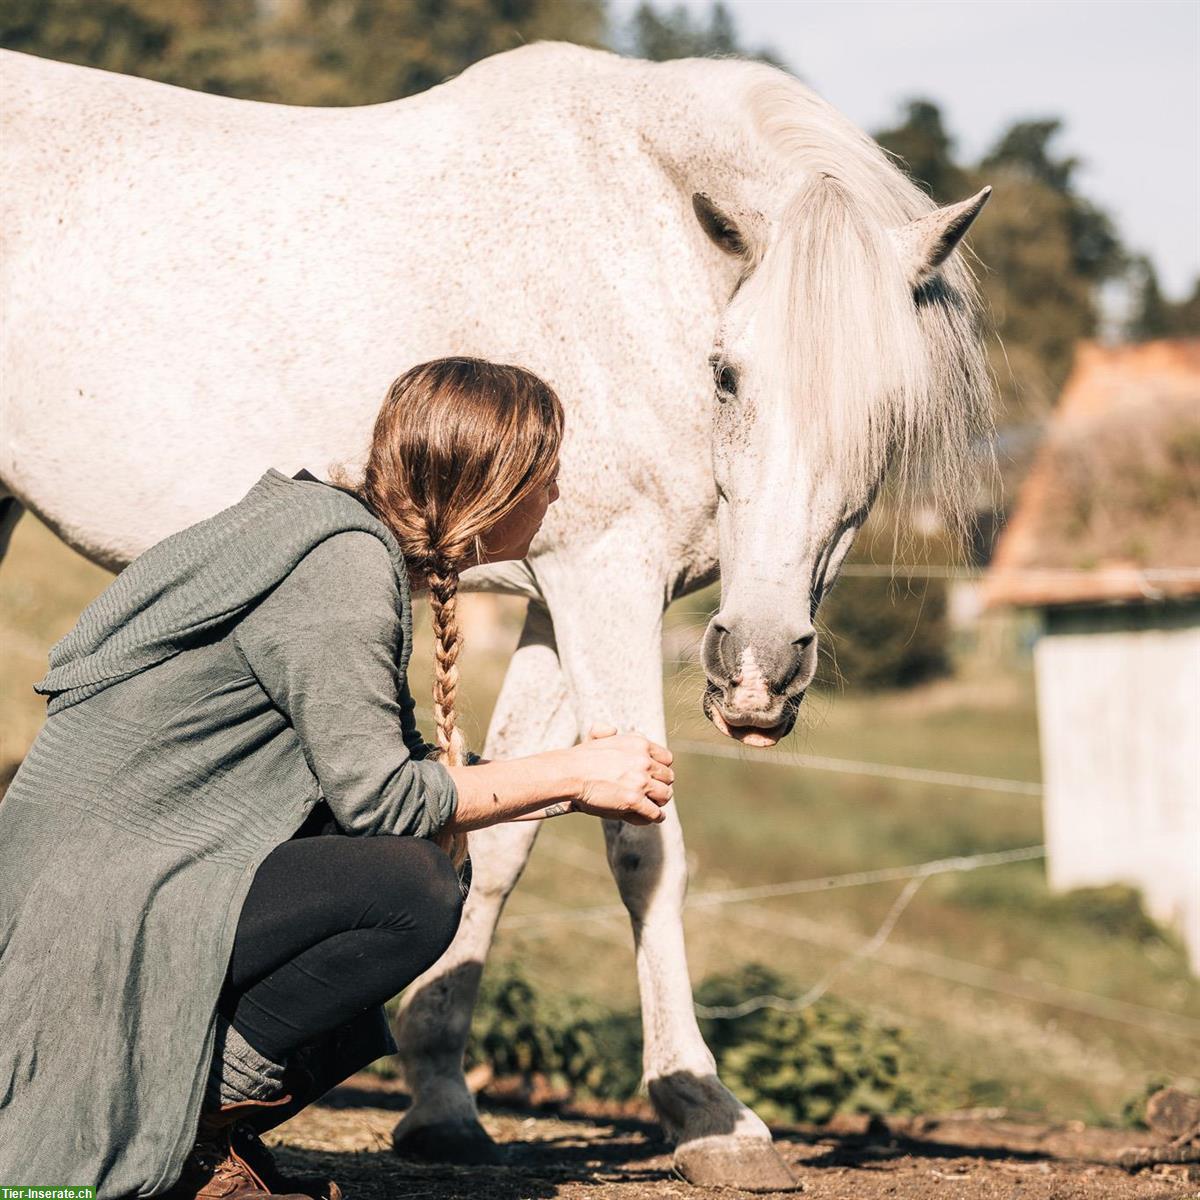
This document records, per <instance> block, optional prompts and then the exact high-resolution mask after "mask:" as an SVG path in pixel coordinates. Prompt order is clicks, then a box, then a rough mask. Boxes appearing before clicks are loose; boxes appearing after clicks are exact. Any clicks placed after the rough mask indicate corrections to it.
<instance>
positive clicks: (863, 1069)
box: [466, 963, 946, 1122]
mask: <svg viewBox="0 0 1200 1200" xmlns="http://www.w3.org/2000/svg"><path fill="white" fill-rule="evenodd" d="M786 992H787V988H786V986H785V984H784V983H783V981H782V980H781V979H780V978H779V976H777V975H775V974H774V973H773V972H771V971H770V970H768V969H767V968H765V967H761V966H749V967H747V968H746V969H745V970H742V971H739V972H737V973H735V974H730V975H726V976H715V977H712V978H710V979H707V980H705V981H704V982H703V983H702V984H701V985H700V987H699V988H698V989H697V992H696V997H697V1000H698V1002H699V1003H701V1004H702V1005H706V1006H710V1007H715V1006H731V1005H736V1004H739V1003H741V1001H743V1000H745V999H746V998H748V997H750V996H755V995H759V994H767V993H769V994H773V995H781V994H786ZM701 1027H702V1030H703V1032H704V1034H705V1036H706V1038H707V1040H708V1044H709V1046H710V1048H711V1049H712V1051H713V1054H714V1056H715V1058H716V1060H717V1069H718V1071H719V1072H720V1075H721V1078H722V1079H723V1080H724V1081H725V1083H726V1084H727V1086H729V1087H730V1088H731V1089H732V1090H733V1091H734V1092H735V1094H737V1095H738V1096H739V1097H740V1098H741V1099H742V1100H743V1101H745V1103H747V1104H749V1105H750V1106H751V1107H752V1108H754V1109H755V1111H756V1112H758V1113H759V1114H760V1115H761V1116H763V1117H764V1118H766V1119H767V1120H771V1121H814V1122H824V1121H828V1120H829V1119H830V1118H831V1117H832V1116H834V1114H836V1113H848V1112H855V1113H880V1114H882V1113H900V1112H916V1111H919V1110H921V1109H922V1108H925V1107H928V1106H929V1105H931V1104H934V1103H936V1102H937V1101H938V1099H939V1098H940V1097H941V1096H943V1095H944V1094H946V1088H945V1086H944V1081H943V1080H942V1079H941V1078H940V1077H935V1076H934V1075H933V1074H931V1073H930V1072H928V1071H927V1070H926V1069H925V1068H924V1066H923V1064H922V1063H921V1061H920V1059H919V1057H918V1055H917V1054H916V1052H915V1050H914V1049H913V1048H912V1047H911V1046H910V1045H909V1042H908V1040H907V1039H906V1037H905V1035H904V1034H903V1032H902V1031H901V1030H900V1029H898V1028H896V1027H895V1026H892V1025H888V1024H884V1023H881V1022H879V1021H877V1020H875V1019H874V1018H872V1017H871V1016H869V1015H868V1014H866V1013H865V1012H863V1011H862V1010H859V1009H857V1008H854V1007H852V1006H850V1005H848V1004H845V1003H843V1002H841V1001H838V1000H832V999H828V998H825V999H822V1000H819V1001H818V1002H817V1003H816V1004H814V1005H812V1006H810V1007H808V1008H806V1009H804V1010H803V1011H801V1012H796V1013H793V1012H783V1011H779V1010H776V1009H760V1010H758V1011H756V1012H754V1013H751V1014H749V1015H747V1016H745V1017H740V1018H735V1019H730V1020H720V1019H706V1020H702V1021H701ZM466 1061H467V1065H468V1067H470V1066H474V1065H476V1064H478V1063H483V1062H487V1063H490V1064H491V1066H492V1068H493V1070H494V1071H495V1073H496V1074H497V1075H498V1076H502V1077H503V1076H522V1077H525V1078H527V1079H528V1078H530V1077H532V1076H533V1075H542V1076H544V1077H546V1078H547V1079H548V1080H550V1082H551V1083H552V1084H554V1085H556V1086H564V1087H568V1088H570V1089H571V1090H572V1092H573V1093H574V1094H576V1095H579V1096H586V1097H597V1098H602V1099H626V1098H628V1097H630V1096H632V1095H634V1094H635V1092H636V1091H637V1088H638V1084H639V1080H640V1076H641V1026H640V1022H639V1019H638V1015H637V1013H635V1012H612V1011H609V1010H606V1009H603V1008H601V1007H600V1006H598V1005H596V1004H595V1003H594V1002H592V1001H589V1000H584V999H582V998H579V997H569V998H566V999H561V1000H559V999H555V1000H550V999H548V998H546V997H543V996H541V995H539V993H538V992H537V990H536V989H535V988H534V987H533V986H532V985H531V984H530V983H529V981H528V980H527V979H526V978H525V977H524V976H523V974H522V973H521V970H520V968H519V967H517V966H516V965H515V964H512V963H510V964H507V965H506V966H504V967H503V968H501V970H500V972H499V973H498V974H496V975H494V976H493V977H492V978H491V979H490V980H488V981H487V982H486V983H485V985H484V987H483V988H482V989H481V992H480V997H479V1004H478V1006H477V1008H476V1013H475V1021H474V1024H473V1026H472V1030H471V1040H470V1043H469V1045H468V1048H467V1058H466Z"/></svg>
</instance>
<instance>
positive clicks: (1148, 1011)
mask: <svg viewBox="0 0 1200 1200" xmlns="http://www.w3.org/2000/svg"><path fill="white" fill-rule="evenodd" d="M108 578H109V576H108V575H107V573H106V572H103V571H101V570H99V569H98V568H95V567H93V566H91V565H89V564H87V563H85V562H83V561H82V560H81V559H79V558H78V556H76V555H74V554H72V553H71V552H70V551H68V550H66V549H65V548H64V547H63V546H61V544H59V543H58V542H57V541H56V540H55V539H54V538H53V537H52V536H51V535H50V534H49V533H48V532H47V531H46V530H45V529H44V528H42V527H41V526H39V525H38V524H37V523H36V522H35V521H33V520H32V519H30V518H28V517H26V518H25V519H24V520H23V521H22V522H21V524H20V525H19V526H18V529H17V532H16V534H15V536H14V544H13V548H12V550H11V552H10V555H9V557H8V558H7V559H6V561H5V563H4V565H3V566H2V567H0V656H2V667H0V714H2V717H3V720H2V722H0V769H4V768H7V769H11V768H12V766H13V765H14V764H15V763H16V762H17V761H19V758H20V756H21V755H22V754H23V753H24V750H25V748H26V747H27V746H28V744H29V742H30V741H31V740H32V738H33V737H34V736H35V734H36V732H37V729H38V727H39V725H40V721H41V714H42V702H41V701H40V700H39V699H38V698H37V697H36V696H35V695H34V694H33V692H32V690H31V684H32V683H33V681H34V680H35V679H37V678H38V677H39V676H40V675H41V674H42V672H43V671H44V670H45V655H46V652H47V650H48V649H49V646H50V645H51V644H52V643H53V641H54V640H55V639H56V638H57V637H59V636H61V635H62V634H63V633H65V632H66V631H67V630H68V629H69V628H70V627H71V625H72V623H73V621H74V619H75V617H76V616H77V614H78V612H79V611H80V609H81V608H82V607H83V605H84V604H85V603H86V602H87V601H88V600H89V599H90V598H91V597H92V596H94V595H95V594H96V593H97V592H98V591H99V590H101V589H102V588H103V586H104V585H105V583H106V582H107V580H108ZM852 585H853V584H852V581H847V582H846V583H844V584H843V585H842V586H852ZM478 603H479V602H478V601H477V600H476V598H474V597H468V598H467V602H466V609H467V613H466V616H467V629H468V638H470V631H471V630H472V628H474V627H475V623H473V619H472V607H473V605H477V604H478ZM688 609H689V610H690V613H689V612H684V611H681V612H680V613H678V614H675V613H674V612H673V613H672V614H670V615H669V616H670V620H671V623H673V624H674V625H677V624H678V623H679V622H684V621H688V620H691V619H692V616H691V615H690V614H694V613H695V612H697V611H702V610H703V604H702V603H700V604H697V603H696V602H692V603H690V604H689V605H688ZM475 611H476V613H477V612H478V609H476V610H475ZM501 614H502V622H501V630H502V632H501V636H500V637H499V638H498V639H494V640H495V641H496V643H497V644H496V645H494V646H492V647H491V648H489V649H486V650H481V649H479V648H478V646H477V647H476V649H475V650H474V651H473V650H472V643H471V641H470V640H469V641H468V645H467V649H466V652H465V655H464V660H463V663H462V667H463V673H464V679H465V683H466V688H465V690H466V700H465V704H464V709H465V713H466V724H467V728H468V729H469V730H471V731H472V732H473V734H474V744H476V745H478V744H480V743H481V742H482V729H483V726H484V725H485V724H486V716H487V713H488V712H489V710H490V706H491V703H492V700H493V698H494V695H495V691H496V689H497V687H498V686H499V681H500V678H501V674H502V670H503V660H504V642H505V639H506V638H507V639H508V643H509V645H510V646H511V644H513V643H515V639H516V631H517V625H518V624H519V618H520V613H519V608H518V606H516V605H515V604H513V603H511V602H508V601H505V602H504V603H503V606H502V609H501ZM421 617H422V619H421V620H420V621H419V635H418V646H417V649H416V651H415V653H414V656H413V661H414V667H413V690H414V694H416V695H417V696H418V698H420V697H421V696H422V694H424V692H425V690H426V685H427V679H428V671H427V670H426V663H427V662H428V661H429V643H428V634H427V630H426V628H425V623H424V619H423V617H424V614H423V613H422V614H421ZM686 640H687V639H686V637H680V636H678V635H676V636H675V637H673V638H672V644H673V645H675V644H678V643H679V642H680V641H684V642H686ZM480 641H482V639H480ZM664 680H665V687H666V695H667V700H668V728H669V731H670V735H671V737H672V738H675V739H694V740H698V741H702V742H706V743H708V744H710V745H711V746H712V747H714V748H718V749H720V748H727V747H729V746H730V745H731V743H729V742H728V741H723V740H722V739H720V738H719V737H718V735H717V734H716V733H715V732H714V731H713V730H712V729H711V727H710V726H708V724H707V722H705V721H704V720H703V718H702V716H701V715H700V710H699V695H700V683H699V673H698V671H697V669H696V668H694V667H691V666H682V667H681V666H679V665H677V664H675V663H670V664H668V665H667V667H666V669H665V675H664ZM806 709H807V717H806V724H805V725H804V727H803V728H801V729H799V730H798V731H797V733H795V734H794V735H793V736H792V737H791V738H790V739H789V740H788V743H786V745H785V748H788V749H792V750H798V751H803V752H807V753H811V754H819V755H825V756H831V757H836V758H843V759H856V760H870V761H875V762H881V763H891V764H900V765H907V766H918V767H929V768H935V769H938V770H943V771H958V772H967V773H976V774H980V775H988V776H1000V777H1003V778H1007V779H1017V780H1029V781H1036V780H1037V778H1038V753H1037V731H1036V722H1035V719H1034V712H1033V689H1032V679H1031V677H1030V675H1029V674H1028V671H1027V669H1026V668H1023V667H1021V666H1020V665H1019V664H1018V665H1015V666H1013V667H1012V668H1011V669H1009V670H1007V671H1005V672H1003V673H1000V674H997V673H995V671H994V670H993V671H989V672H987V673H981V672H979V671H978V670H976V671H975V672H974V673H971V672H967V673H966V674H965V675H964V676H963V677H959V678H955V679H951V680H946V681H942V682H939V683H936V684H932V685H927V686H925V687H922V688H920V689H917V690H915V691H912V692H909V693H903V694H885V695H878V696H867V695H858V694H856V693H855V691H854V689H853V686H852V684H851V685H848V686H847V687H846V688H845V690H844V691H842V692H840V693H838V694H824V693H817V694H816V695H814V696H813V697H812V698H811V699H810V701H806ZM426 732H427V733H428V732H429V731H428V730H427V731H426ZM771 764H772V760H771V755H770V752H759V753H758V754H757V755H756V756H755V757H754V758H753V759H749V760H747V761H739V760H732V759H727V758H714V757H705V756H701V755H697V754H690V753H689V754H684V755H680V757H679V762H678V783H677V788H676V794H677V798H678V800H677V802H678V804H679V806H680V809H681V815H682V818H683V821H684V825H685V828H686V830H687V836H688V847H689V855H690V860H691V867H692V892H693V894H694V895H696V894H702V893H706V892H710V891H713V890H717V889H726V888H741V887H748V886H751V885H760V884H770V883H783V882H787V881H793V880H802V879H808V878H814V877H823V876H826V875H831V874H840V873H845V872H854V871H860V870H864V869H873V868H879V867H887V866H895V865H904V864H912V863H920V862H925V861H928V860H931V859H935V858H942V857H947V856H953V855H964V854H976V853H980V852H987V851H993V850H1001V849H1008V848H1011V847H1019V846H1031V845H1036V844H1037V843H1039V842H1040V841H1041V820H1040V803H1039V801H1038V799H1037V798H1036V797H1034V796H1025V795H1013V794H1004V793H995V792H986V791H975V790H966V789H962V788H957V787H956V788H949V787H941V786H931V785H928V784H914V783H905V782H894V781H891V780H886V779H881V778H870V777H863V776H858V775H853V774H835V773H829V772H825V771H816V770H810V769H803V768H799V767H788V766H779V765H771ZM902 886H903V884H902V882H890V883H880V884H873V885H868V886H858V887H847V888H839V889H836V890H830V891H825V892H819V893H812V894H805V895H796V896H790V897H779V898H774V899H755V900H745V901H738V902H733V903H726V904H722V905H719V906H703V907H701V906H698V907H696V908H693V909H691V910H689V911H688V913H687V918H686V921H687V933H688V943H689V952H690V955H691V964H692V973H693V977H694V978H696V979H700V978H702V977H704V976H705V975H708V974H710V973H713V972H717V971H727V970H729V969H731V968H735V967H736V966H738V965H739V964H743V963H748V962H752V961H758V962H763V963H766V964H768V965H770V966H772V967H774V968H775V969H776V970H778V971H780V972H782V973H783V974H784V975H785V976H786V977H788V978H789V980H791V981H792V982H793V983H794V984H795V986H796V987H797V988H801V989H802V988H805V987H808V986H809V985H811V984H812V983H814V982H816V981H817V980H818V979H821V978H822V977H823V976H825V974H826V973H827V972H829V971H830V970H831V969H833V968H835V967H837V966H839V965H841V969H840V970H839V971H838V973H836V974H835V976H834V977H833V979H832V982H831V987H830V992H831V994H834V995H837V996H841V997H843V998H845V999H847V1000H850V1001H853V1002H855V1003H857V1004H860V1005H863V1006H865V1007H867V1008H869V1009H871V1010H873V1011H875V1012H877V1013H879V1014H882V1015H885V1016H886V1017H888V1018H889V1019H890V1020H894V1021H895V1022H896V1023H898V1024H900V1025H902V1026H903V1027H905V1028H906V1029H907V1030H908V1031H909V1032H910V1033H911V1035H912V1036H913V1038H914V1039H916V1040H917V1042H918V1044H919V1045H921V1046H922V1047H923V1049H924V1053H925V1054H926V1055H927V1056H928V1061H929V1063H930V1066H931V1070H939V1071H943V1070H944V1071H948V1072H950V1073H951V1074H952V1075H953V1077H954V1079H955V1080H956V1082H957V1083H960V1084H961V1097H962V1099H963V1102H964V1103H975V1104H983V1105H1006V1106H1008V1107H1010V1108H1014V1109H1023V1110H1030V1111H1034V1112H1038V1113H1042V1114H1044V1115H1046V1116H1047V1117H1050V1118H1052V1119H1072V1118H1077V1119H1083V1120H1088V1121H1107V1120H1114V1119H1116V1117H1117V1115H1118V1113H1119V1110H1120V1107H1121V1104H1122V1102H1123V1101H1124V1100H1126V1099H1127V1098H1129V1097H1130V1096H1131V1095H1132V1094H1133V1093H1135V1092H1137V1091H1138V1090H1140V1089H1141V1088H1142V1087H1143V1086H1144V1085H1145V1083H1146V1082H1147V1081H1148V1080H1149V1079H1151V1078H1155V1077H1170V1078H1174V1079H1176V1080H1178V1081H1181V1082H1183V1083H1184V1084H1191V1085H1195V1084H1196V1083H1197V1082H1200V1040H1198V1039H1197V1038H1196V1037H1195V1036H1190V1035H1189V1034H1188V1033H1187V1032H1186V1030H1185V1029H1181V1028H1179V1027H1176V1028H1171V1027H1169V1017H1170V1016H1171V1015H1174V1016H1176V1017H1181V1018H1184V1019H1185V1020H1190V1021H1191V1022H1193V1024H1192V1026H1191V1028H1192V1029H1193V1030H1195V1029H1200V982H1198V981H1197V980H1196V979H1195V978H1193V977H1192V976H1191V975H1190V974H1189V972H1188V970H1187V966H1186V962H1185V959H1184V955H1183V952H1182V949H1181V948H1180V946H1179V945H1178V943H1177V941H1176V940H1175V939H1174V938H1173V937H1171V936H1170V935H1169V934H1161V935H1160V934H1158V933H1156V932H1155V931H1154V930H1153V928H1152V927H1148V926H1147V925H1146V924H1145V923H1144V922H1141V921H1139V919H1138V917H1137V914H1136V911H1135V912H1133V913H1131V912H1130V911H1129V910H1128V907H1127V906H1126V907H1121V906H1120V905H1108V906H1107V907H1106V906H1105V905H1104V904H1095V903H1092V904H1084V903H1080V902H1079V901H1078V899H1077V898H1074V897H1071V896H1066V897H1062V896H1053V895H1051V894H1050V893H1049V892H1048V891H1047V889H1046V885H1045V881H1044V872H1043V867H1042V864H1041V863H1040V862H1037V861H1033V862H1026V863H1020V864H1012V865H1006V866H1001V867H991V868H986V869H983V870H980V871H977V872H973V873H970V874H948V875H943V876H940V877H937V878H933V879H930V880H929V881H928V882H926V883H925V884H924V885H923V887H922V888H921V889H920V891H919V892H918V893H917V895H916V896H915V898H914V899H913V901H912V903H911V905H910V906H909V907H908V909H907V910H906V911H905V912H904V914H903V915H902V917H901V918H900V920H899V922H898V924H897V926H896V928H895V930H894V932H893V933H892V935H891V937H890V939H889V940H888V942H887V943H886V944H885V945H884V946H883V947H882V949H881V951H880V952H879V953H878V954H877V955H875V956H873V957H870V958H867V959H865V960H863V961H858V962H849V961H848V959H849V956H850V955H851V954H852V953H853V951H854V950H855V949H856V948H857V947H859V946H860V945H861V944H862V943H863V942H864V940H865V939H866V938H867V937H869V936H870V935H871V933H872V932H874V930H875V929H876V928H877V927H878V926H879V924H880V922H881V921H882V920H883V918H884V916H885V914H886V913H887V911H888V909H889V907H890V906H891V904H892V903H893V901H894V900H895V898H896V896H897V895H898V893H899V891H900V890H901V888H902ZM614 900H615V891H614V888H613V886H612V883H611V880H610V879H609V877H608V873H607V869H606V867H605V863H604V859H603V854H602V837H601V831H600V828H599V826H598V824H597V823H596V822H594V821H592V820H590V819H587V818H582V817H568V818H562V819H559V820H556V821H553V822H550V823H548V824H547V826H546V828H545V829H544V831H543V832H542V835H541V838H540V841H539V845H538V849H537V851H536V852H535V855H534V859H533V861H532V863H531V865H530V867H529V869H528V871H527V872H526V875H525V877H524V879H523V881H522V883H521V885H520V887H519V888H518V890H517V892H516V893H515V894H514V896H513V898H512V900H511V902H510V905H509V908H508V915H509V916H510V917H512V918H518V917H520V918H522V919H523V922H524V923H521V922H518V921H517V920H515V919H514V920H513V921H512V923H511V927H509V928H506V927H505V925H504V924H502V925H501V931H500V934H499V937H498V941H497V947H496V955H497V956H498V957H499V958H512V959H516V960H518V961H519V962H520V964H521V966H522V968H523V969H524V971H525V972H526V973H527V975H528V976H529V977H530V978H531V979H532V980H533V981H534V983H535V984H537V985H538V986H539V987H540V988H542V989H544V990H546V991H548V992H555V991H558V992H578V993H586V994H588V995H590V996H591V997H593V998H595V999H597V1000H599V1001H602V1002H604V1003H606V1004H611V1005H613V1006H619V1007H628V1006H632V1005H634V1004H635V1003H636V992H635V986H634V975H633V969H632V963H631V955H630V934H629V927H628V923H627V922H626V921H625V920H624V918H623V917H622V916H620V915H613V916H608V915H600V916H594V917H591V918H589V919H582V920H581V919H574V920H570V919H567V920H564V919H561V917H560V916H559V914H564V913H565V910H570V909H577V908H578V909H583V908H588V907H590V906H598V905H609V904H612V903H613V901H614ZM543 915H544V917H545V918H546V919H544V920H542V923H540V924H539V923H537V921H538V920H541V919H542V916H543ZM565 915H566V916H567V917H569V916H570V914H569V913H565ZM1094 998H1099V999H1098V1000H1097V999H1094ZM1156 1013H1158V1014H1165V1016H1156V1015H1155V1014H1156ZM1101 1014H1103V1015H1101ZM1117 1018H1120V1019H1117Z"/></svg>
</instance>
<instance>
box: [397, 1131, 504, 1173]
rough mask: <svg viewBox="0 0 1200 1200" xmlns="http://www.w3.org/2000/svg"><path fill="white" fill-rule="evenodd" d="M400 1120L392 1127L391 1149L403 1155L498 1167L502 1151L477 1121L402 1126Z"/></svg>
mask: <svg viewBox="0 0 1200 1200" xmlns="http://www.w3.org/2000/svg"><path fill="white" fill-rule="evenodd" d="M403 1125H404V1122H403V1121H401V1122H400V1124H399V1125H397V1126H396V1128H395V1129H393V1130H392V1149H393V1150H394V1151H395V1152H396V1153H397V1154H399V1155H402V1156H403V1157H404V1158H415V1159H419V1160H420V1161H421V1162H428V1163H450V1164H452V1165H454V1166H458V1167H498V1166H500V1165H501V1164H502V1163H503V1162H504V1152H503V1151H502V1150H501V1149H500V1147H499V1146H497V1145H496V1143H495V1142H493V1141H492V1139H491V1138H490V1137H489V1136H488V1134H487V1131H486V1130H485V1129H484V1128H483V1126H482V1125H480V1124H479V1122H478V1121H434V1122H433V1123H432V1124H431V1125H420V1126H418V1127H417V1128H416V1129H411V1130H410V1129H404V1128H403Z"/></svg>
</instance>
